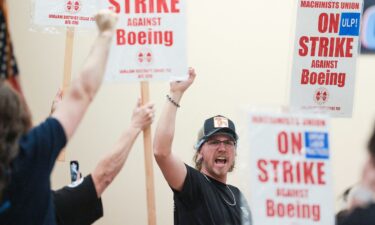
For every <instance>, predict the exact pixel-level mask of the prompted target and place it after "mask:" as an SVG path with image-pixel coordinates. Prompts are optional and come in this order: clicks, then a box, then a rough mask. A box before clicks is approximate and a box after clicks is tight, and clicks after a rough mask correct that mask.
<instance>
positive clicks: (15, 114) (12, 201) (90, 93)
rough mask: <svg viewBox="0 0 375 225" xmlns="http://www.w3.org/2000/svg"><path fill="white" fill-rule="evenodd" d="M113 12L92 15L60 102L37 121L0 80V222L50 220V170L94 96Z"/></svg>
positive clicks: (102, 69)
mask: <svg viewBox="0 0 375 225" xmlns="http://www.w3.org/2000/svg"><path fill="white" fill-rule="evenodd" d="M116 21H117V15H116V14H115V13H113V12H110V11H108V10H105V11H101V12H99V13H98V14H97V16H96V23H97V25H98V29H99V33H98V36H97V38H96V40H95V42H94V45H93V47H92V49H91V52H90V54H89V56H88V58H87V59H86V61H85V63H84V65H83V68H82V70H81V72H80V74H79V76H78V77H77V78H76V79H75V80H74V81H73V82H72V84H71V88H70V89H69V90H68V91H67V93H66V94H65V97H64V99H63V100H62V102H61V105H60V106H59V107H58V108H57V109H56V111H55V112H54V113H53V114H52V115H51V117H49V118H47V119H46V120H45V121H44V122H42V123H41V124H39V125H38V126H35V127H33V128H32V127H31V116H30V114H29V113H28V110H27V107H26V104H25V102H24V100H23V99H22V98H21V97H20V96H19V94H18V93H16V92H15V91H14V90H13V89H12V88H11V87H10V86H9V85H8V84H7V83H6V82H4V81H0V224H7V225H13V224H17V225H20V224H22V225H27V224H35V225H43V224H46V225H54V224H56V219H55V217H56V216H55V212H54V207H53V201H52V194H51V184H50V175H51V171H52V169H53V166H54V164H55V161H56V158H57V156H58V154H59V153H60V151H61V149H62V148H63V147H64V146H65V145H66V143H67V141H68V140H70V138H71V137H72V136H73V134H74V132H75V130H76V129H77V127H78V125H79V123H80V121H81V120H82V118H83V116H84V114H85V112H86V110H87V108H88V106H89V105H90V103H91V102H92V100H93V98H94V97H95V95H96V93H97V91H98V89H99V87H100V85H101V83H102V78H103V75H104V72H105V67H106V62H107V58H108V53H109V49H110V44H111V40H112V37H113V35H114V32H115V24H116Z"/></svg>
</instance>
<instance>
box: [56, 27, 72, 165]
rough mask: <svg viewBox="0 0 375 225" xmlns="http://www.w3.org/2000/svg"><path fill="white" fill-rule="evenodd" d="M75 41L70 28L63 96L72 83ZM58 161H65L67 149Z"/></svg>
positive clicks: (65, 60) (67, 31) (67, 40)
mask: <svg viewBox="0 0 375 225" xmlns="http://www.w3.org/2000/svg"><path fill="white" fill-rule="evenodd" d="M73 41H74V27H68V28H67V30H66V38H65V58H64V78H63V85H62V93H63V96H64V94H65V92H66V91H67V90H68V88H69V85H70V81H71V79H72V60H73ZM57 160H58V161H60V162H64V161H65V149H63V150H62V151H61V152H60V155H59V157H58V158H57Z"/></svg>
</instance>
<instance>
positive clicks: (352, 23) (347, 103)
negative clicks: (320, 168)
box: [290, 0, 363, 117]
mask: <svg viewBox="0 0 375 225" xmlns="http://www.w3.org/2000/svg"><path fill="white" fill-rule="evenodd" d="M362 5H363V4H362V0H339V1H328V0H327V1H310V0H299V1H298V12H297V26H296V39H295V46H294V53H293V55H294V57H293V67H292V84H291V90H290V105H291V106H294V107H298V108H303V109H308V110H315V111H324V112H328V113H330V114H331V115H333V116H339V117H350V116H351V114H352V108H353V95H354V81H355V70H356V58H357V55H358V46H359V44H358V43H359V31H360V21H361V13H362V7H363V6H362Z"/></svg>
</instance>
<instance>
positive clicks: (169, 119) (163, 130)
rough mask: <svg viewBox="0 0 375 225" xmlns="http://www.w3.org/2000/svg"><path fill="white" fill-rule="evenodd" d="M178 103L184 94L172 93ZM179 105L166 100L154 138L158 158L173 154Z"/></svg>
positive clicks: (155, 152)
mask: <svg viewBox="0 0 375 225" xmlns="http://www.w3.org/2000/svg"><path fill="white" fill-rule="evenodd" d="M170 96H171V98H172V99H173V100H174V101H176V102H177V103H179V102H180V100H181V98H182V94H176V93H175V94H174V93H171V94H170ZM176 114H177V107H176V106H175V105H173V104H172V103H171V102H169V101H168V100H166V102H165V106H164V108H163V112H162V114H161V116H160V118H159V122H158V126H157V128H156V131H155V138H154V155H155V157H156V158H158V157H165V156H168V155H170V154H171V147H172V142H173V138H174V132H175V124H176Z"/></svg>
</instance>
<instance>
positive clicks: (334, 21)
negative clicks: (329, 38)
mask: <svg viewBox="0 0 375 225" xmlns="http://www.w3.org/2000/svg"><path fill="white" fill-rule="evenodd" d="M339 24H340V14H338V13H336V14H333V13H330V14H327V13H321V14H320V15H319V19H318V31H319V32H320V33H327V32H328V33H338V32H339V26H340V25H339Z"/></svg>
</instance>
